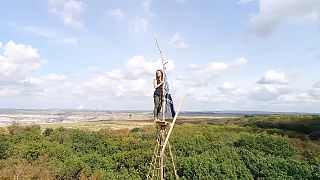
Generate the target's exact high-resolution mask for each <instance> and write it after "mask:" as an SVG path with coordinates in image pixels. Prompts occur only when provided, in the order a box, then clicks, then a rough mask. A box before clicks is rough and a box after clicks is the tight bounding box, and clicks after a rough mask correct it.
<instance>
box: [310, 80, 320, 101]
mask: <svg viewBox="0 0 320 180" xmlns="http://www.w3.org/2000/svg"><path fill="white" fill-rule="evenodd" d="M309 94H310V95H311V96H312V97H314V98H319V99H320V81H318V82H316V83H315V84H314V85H313V86H312V88H311V89H310V92H309Z"/></svg>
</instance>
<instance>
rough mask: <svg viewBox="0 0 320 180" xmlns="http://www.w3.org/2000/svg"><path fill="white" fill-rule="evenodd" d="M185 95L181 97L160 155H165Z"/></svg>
mask: <svg viewBox="0 0 320 180" xmlns="http://www.w3.org/2000/svg"><path fill="white" fill-rule="evenodd" d="M184 97H185V96H182V97H181V99H180V102H179V106H178V110H177V113H176V115H175V116H174V118H173V121H172V123H171V124H170V129H169V132H168V134H167V137H166V140H165V141H164V144H163V146H162V149H161V153H160V156H163V155H164V150H165V149H166V145H167V143H168V141H169V138H170V135H171V132H172V129H173V126H174V124H175V123H176V120H177V117H178V115H179V112H180V109H181V107H182V103H183V100H184Z"/></svg>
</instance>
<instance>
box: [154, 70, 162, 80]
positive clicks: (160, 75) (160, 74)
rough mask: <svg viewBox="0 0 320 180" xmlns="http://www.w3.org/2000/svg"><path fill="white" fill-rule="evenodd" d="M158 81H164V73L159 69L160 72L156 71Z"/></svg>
mask: <svg viewBox="0 0 320 180" xmlns="http://www.w3.org/2000/svg"><path fill="white" fill-rule="evenodd" d="M156 79H160V80H162V79H163V72H162V70H161V69H158V70H157V71H156Z"/></svg>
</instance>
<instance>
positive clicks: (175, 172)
mask: <svg viewBox="0 0 320 180" xmlns="http://www.w3.org/2000/svg"><path fill="white" fill-rule="evenodd" d="M168 147H169V152H170V157H171V161H172V165H173V171H174V175H175V177H176V179H179V176H178V174H177V170H176V166H175V164H174V160H173V154H172V151H171V145H170V143H169V141H168Z"/></svg>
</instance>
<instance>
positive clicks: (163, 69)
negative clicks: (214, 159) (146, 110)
mask: <svg viewBox="0 0 320 180" xmlns="http://www.w3.org/2000/svg"><path fill="white" fill-rule="evenodd" d="M155 40H156V44H157V47H158V50H159V52H160V57H161V62H162V72H163V74H162V81H163V84H162V99H161V109H162V121H163V122H165V121H166V116H165V108H166V103H165V85H166V82H165V75H166V71H165V67H164V59H163V55H162V51H161V49H160V46H159V43H158V40H157V38H155ZM161 128H164V129H162V131H163V132H162V133H161V138H160V139H161V140H160V147H161V148H160V150H161V149H162V147H163V145H164V140H165V138H166V137H165V135H164V134H165V132H166V126H163V127H161ZM163 164H164V155H163V154H162V155H161V152H160V180H163V179H164V166H163Z"/></svg>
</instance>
